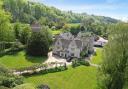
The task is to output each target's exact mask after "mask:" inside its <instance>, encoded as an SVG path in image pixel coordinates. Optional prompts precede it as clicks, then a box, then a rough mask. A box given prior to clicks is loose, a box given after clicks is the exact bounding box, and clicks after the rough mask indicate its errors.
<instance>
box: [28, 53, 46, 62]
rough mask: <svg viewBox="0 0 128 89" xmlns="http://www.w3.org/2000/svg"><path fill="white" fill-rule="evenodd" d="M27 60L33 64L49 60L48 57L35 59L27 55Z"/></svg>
mask: <svg viewBox="0 0 128 89" xmlns="http://www.w3.org/2000/svg"><path fill="white" fill-rule="evenodd" d="M25 58H26V60H28V61H30V62H32V63H43V62H44V61H46V60H47V59H48V57H43V56H42V57H41V56H39V57H34V56H29V55H26V54H25Z"/></svg>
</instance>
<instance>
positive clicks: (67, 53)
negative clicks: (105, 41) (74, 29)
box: [53, 32, 94, 58]
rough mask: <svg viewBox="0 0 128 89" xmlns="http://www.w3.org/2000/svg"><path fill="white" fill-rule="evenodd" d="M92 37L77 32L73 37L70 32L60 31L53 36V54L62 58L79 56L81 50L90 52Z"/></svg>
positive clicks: (91, 50)
mask: <svg viewBox="0 0 128 89" xmlns="http://www.w3.org/2000/svg"><path fill="white" fill-rule="evenodd" d="M93 43H94V38H93V36H92V35H90V36H87V35H85V34H84V33H81V32H80V33H78V35H77V36H76V37H74V36H73V35H72V34H71V33H62V34H60V35H58V36H57V37H56V38H55V42H54V45H53V54H54V55H58V56H60V57H63V58H73V57H75V58H81V52H82V51H88V52H90V53H92V52H93V51H94V49H93Z"/></svg>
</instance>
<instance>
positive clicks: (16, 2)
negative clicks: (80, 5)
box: [3, 0, 119, 27]
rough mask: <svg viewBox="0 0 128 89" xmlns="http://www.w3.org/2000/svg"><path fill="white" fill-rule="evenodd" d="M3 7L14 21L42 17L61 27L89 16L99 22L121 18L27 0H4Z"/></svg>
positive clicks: (30, 21)
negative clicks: (58, 7)
mask: <svg viewBox="0 0 128 89" xmlns="http://www.w3.org/2000/svg"><path fill="white" fill-rule="evenodd" d="M3 7H4V9H5V10H6V11H8V12H10V13H11V14H12V17H13V19H12V22H16V21H20V22H23V23H32V22H33V21H35V20H39V19H40V18H42V19H43V20H44V21H45V22H46V23H47V24H48V25H49V26H60V27H61V26H62V25H63V24H64V23H80V22H81V21H82V20H83V19H87V18H92V19H93V20H94V21H95V22H98V23H117V22H119V20H116V19H113V18H110V17H104V16H95V15H88V14H86V13H82V14H78V13H73V12H72V11H68V12H64V11H61V10H59V9H57V8H55V7H48V6H46V5H44V4H41V3H35V2H30V1H26V0H4V5H3Z"/></svg>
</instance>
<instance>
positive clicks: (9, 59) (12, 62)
mask: <svg viewBox="0 0 128 89" xmlns="http://www.w3.org/2000/svg"><path fill="white" fill-rule="evenodd" d="M46 59H47V58H45V57H44V58H43V57H28V56H26V55H25V52H24V51H21V52H19V53H17V54H14V55H5V56H3V57H0V63H2V64H4V65H5V66H7V67H9V68H22V67H27V66H31V65H34V64H38V63H42V62H43V61H44V60H46Z"/></svg>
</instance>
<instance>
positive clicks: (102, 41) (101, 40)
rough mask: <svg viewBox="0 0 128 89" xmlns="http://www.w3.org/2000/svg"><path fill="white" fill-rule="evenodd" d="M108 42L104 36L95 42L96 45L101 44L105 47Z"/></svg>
mask: <svg viewBox="0 0 128 89" xmlns="http://www.w3.org/2000/svg"><path fill="white" fill-rule="evenodd" d="M106 43H108V40H105V39H104V38H102V37H99V39H98V40H97V41H95V42H94V46H101V47H103V46H104V45H105V44H106Z"/></svg>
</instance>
